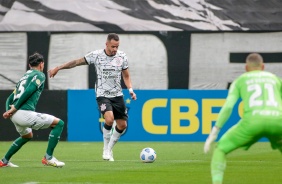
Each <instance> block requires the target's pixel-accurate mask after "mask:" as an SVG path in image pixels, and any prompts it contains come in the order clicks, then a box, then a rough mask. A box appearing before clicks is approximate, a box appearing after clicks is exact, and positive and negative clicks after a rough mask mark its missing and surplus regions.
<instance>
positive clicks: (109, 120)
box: [103, 111, 114, 150]
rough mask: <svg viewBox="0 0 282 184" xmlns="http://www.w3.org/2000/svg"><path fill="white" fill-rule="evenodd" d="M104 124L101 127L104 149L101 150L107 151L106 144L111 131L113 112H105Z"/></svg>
mask: <svg viewBox="0 0 282 184" xmlns="http://www.w3.org/2000/svg"><path fill="white" fill-rule="evenodd" d="M104 119H105V123H104V126H103V141H104V147H103V150H106V149H108V144H109V142H110V138H111V130H112V126H113V122H114V114H113V111H107V112H105V113H104Z"/></svg>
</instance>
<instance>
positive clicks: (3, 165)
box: [0, 160, 19, 167]
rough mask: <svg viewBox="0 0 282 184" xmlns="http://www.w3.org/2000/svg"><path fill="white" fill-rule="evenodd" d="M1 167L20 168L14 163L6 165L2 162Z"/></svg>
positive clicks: (0, 162)
mask: <svg viewBox="0 0 282 184" xmlns="http://www.w3.org/2000/svg"><path fill="white" fill-rule="evenodd" d="M0 167H19V166H17V165H15V164H13V163H12V162H8V163H7V164H4V163H3V162H2V161H1V160H0Z"/></svg>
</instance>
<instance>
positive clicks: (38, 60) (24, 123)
mask: <svg viewBox="0 0 282 184" xmlns="http://www.w3.org/2000/svg"><path fill="white" fill-rule="evenodd" d="M28 62H29V66H30V70H28V71H27V72H26V73H25V74H24V75H23V77H22V78H21V79H20V80H19V82H18V83H17V85H16V88H15V90H14V92H13V93H12V94H11V95H10V96H9V97H8V99H7V101H6V110H7V111H6V112H5V113H4V114H3V117H4V118H5V119H7V118H10V119H11V121H12V122H13V123H14V125H15V127H16V130H17V132H18V133H19V134H20V137H19V138H17V139H16V140H15V141H14V142H13V144H12V145H11V147H10V149H9V150H8V151H7V153H6V154H5V156H4V157H3V158H2V159H1V160H0V167H18V166H17V165H15V164H13V163H11V162H10V159H11V157H12V156H13V155H14V154H15V153H16V152H17V151H18V150H19V149H21V147H22V146H23V145H24V144H25V143H27V142H28V141H30V140H31V139H32V136H33V134H32V129H34V130H39V129H46V128H49V127H50V128H52V131H51V132H50V135H49V142H48V147H47V151H46V154H45V156H44V157H43V159H42V163H43V164H44V165H48V166H54V167H62V166H64V165H65V163H64V162H61V161H58V160H57V159H56V158H55V157H54V156H53V152H54V149H55V147H56V145H57V143H58V141H59V139H60V135H61V133H62V131H63V127H64V122H63V121H62V120H60V119H58V118H56V117H54V116H52V115H49V114H43V113H37V112H35V107H36V104H37V102H38V99H39V97H40V95H41V93H42V91H43V89H44V82H45V74H44V73H43V69H44V58H43V56H42V55H40V54H39V53H34V54H33V55H31V56H29V58H28Z"/></svg>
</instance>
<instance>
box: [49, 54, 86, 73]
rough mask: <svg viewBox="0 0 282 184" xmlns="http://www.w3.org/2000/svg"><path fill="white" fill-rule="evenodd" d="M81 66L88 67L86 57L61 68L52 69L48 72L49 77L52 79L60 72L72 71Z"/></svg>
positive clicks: (65, 64)
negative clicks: (64, 70)
mask: <svg viewBox="0 0 282 184" xmlns="http://www.w3.org/2000/svg"><path fill="white" fill-rule="evenodd" d="M80 65H87V63H86V61H85V58H84V57H83V58H80V59H76V60H73V61H70V62H67V63H64V64H62V65H60V66H57V67H55V68H52V69H50V70H48V74H49V77H50V78H52V77H55V75H56V74H57V73H58V71H59V70H63V69H71V68H74V67H76V66H80Z"/></svg>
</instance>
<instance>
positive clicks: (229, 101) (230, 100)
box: [215, 81, 240, 128]
mask: <svg viewBox="0 0 282 184" xmlns="http://www.w3.org/2000/svg"><path fill="white" fill-rule="evenodd" d="M239 97H240V91H239V89H238V87H237V81H234V82H233V83H232V85H231V86H230V89H229V91H228V96H227V98H226V101H225V103H224V105H223V107H222V108H221V110H220V112H219V115H218V118H217V121H216V123H215V125H216V126H217V127H219V128H222V127H223V126H224V124H225V123H226V122H227V120H228V119H229V117H230V115H231V113H232V110H233V107H234V105H235V104H236V102H237V100H238V99H239Z"/></svg>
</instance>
